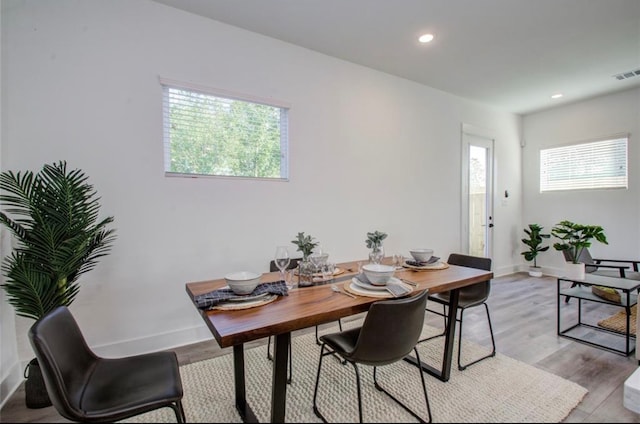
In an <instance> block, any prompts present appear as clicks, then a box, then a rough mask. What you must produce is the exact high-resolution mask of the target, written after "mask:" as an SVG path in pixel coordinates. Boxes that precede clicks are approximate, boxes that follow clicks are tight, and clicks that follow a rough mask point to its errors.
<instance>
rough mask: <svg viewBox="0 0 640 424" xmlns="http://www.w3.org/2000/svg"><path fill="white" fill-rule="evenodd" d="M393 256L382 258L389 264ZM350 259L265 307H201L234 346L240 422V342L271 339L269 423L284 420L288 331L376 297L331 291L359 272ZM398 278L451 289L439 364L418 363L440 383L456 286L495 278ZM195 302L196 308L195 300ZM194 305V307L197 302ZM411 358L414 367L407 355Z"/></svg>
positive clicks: (245, 415) (194, 292)
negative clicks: (331, 275) (328, 277)
mask: <svg viewBox="0 0 640 424" xmlns="http://www.w3.org/2000/svg"><path fill="white" fill-rule="evenodd" d="M391 260H392V259H391V258H385V259H384V260H383V262H386V263H390V262H391ZM359 262H361V263H362V262H365V263H366V261H364V260H363V261H352V262H344V263H340V264H337V267H338V268H339V269H340V270H341V271H344V272H342V273H341V274H339V275H336V276H335V277H334V279H333V280H331V281H328V282H319V283H316V284H314V285H313V286H310V287H299V288H294V289H292V290H289V292H288V296H279V297H278V298H277V299H276V300H275V301H273V302H271V303H268V304H265V305H263V306H259V307H254V308H249V309H241V310H201V309H198V311H199V312H200V314H201V316H202V318H203V319H204V322H205V324H206V325H207V327H208V328H209V330H210V331H211V333H212V334H213V336H214V338H215V339H216V341H217V342H218V344H219V345H220V347H222V348H225V347H233V364H234V380H235V401H236V409H237V410H238V413H239V414H240V416H241V418H242V419H243V421H244V422H257V421H258V420H257V418H256V416H255V414H254V412H253V411H252V409H251V407H250V405H249V403H248V402H247V398H246V390H245V381H246V379H245V363H244V344H245V343H247V342H250V341H253V340H257V339H261V338H264V337H269V336H273V337H274V352H273V375H272V384H271V422H285V415H286V411H285V406H286V391H287V362H288V355H289V346H290V343H291V332H292V331H295V330H301V329H304V328H309V327H313V326H316V325H321V324H325V323H329V322H332V321H337V320H339V319H340V318H344V317H348V316H351V315H356V314H359V313H362V312H366V311H367V310H368V309H369V307H370V306H371V304H372V303H374V302H376V301H378V300H381V299H380V297H368V296H356V298H352V297H349V296H345V295H343V294H341V293H337V292H335V291H333V290H332V289H331V284H332V283H333V284H337V285H338V286H341V285H342V284H344V283H345V282H349V281H350V280H351V278H353V276H355V275H357V273H358V263H359ZM394 276H395V277H396V278H400V279H405V280H407V281H411V282H413V283H415V284H416V285H415V287H413V291H412V293H411V295H414V294H416V293H418V292H420V291H422V290H425V289H427V290H429V293H439V292H444V291H451V296H450V301H451V305H450V308H449V310H448V319H447V323H448V325H447V328H446V331H445V343H444V351H443V356H442V366H441V368H439V369H437V368H434V367H431V366H430V365H428V364H424V363H421V364H420V366H422V368H423V369H424V370H425V372H427V373H429V374H431V375H433V376H435V377H436V378H438V379H440V380H442V381H448V380H449V377H450V373H451V362H452V357H453V348H454V343H453V341H454V335H455V327H456V314H457V311H456V309H457V304H458V298H459V289H461V288H463V287H466V286H469V285H472V284H476V283H480V282H483V281H488V280H490V279H491V278H493V273H492V272H491V271H485V270H480V269H475V268H467V267H461V266H456V265H448V267H447V268H445V269H438V270H420V271H416V270H412V269H402V270H396V272H395V274H394ZM279 279H280V274H279V273H278V272H267V273H264V274H263V275H262V276H261V280H260V281H261V282H263V283H265V282H273V281H278V280H279ZM185 286H186V291H187V294H188V295H189V297H190V298H191V300H192V301H194V300H195V297H196V296H198V295H201V294H204V293H208V292H211V291H213V290H217V289H220V288H222V287H224V286H226V281H225V280H224V278H220V279H214V280H208V281H199V282H189V283H186V285H185ZM194 306H196V304H195V302H194ZM196 308H197V306H196ZM406 359H407V360H408V361H409V362H412V363H414V364H415V365H418V364H417V363H416V362H415V361H412V360H411V358H406Z"/></svg>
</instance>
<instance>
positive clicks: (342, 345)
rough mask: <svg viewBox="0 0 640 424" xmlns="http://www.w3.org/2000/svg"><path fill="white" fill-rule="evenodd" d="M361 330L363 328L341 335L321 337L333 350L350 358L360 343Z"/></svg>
mask: <svg viewBox="0 0 640 424" xmlns="http://www.w3.org/2000/svg"><path fill="white" fill-rule="evenodd" d="M361 329H362V327H358V328H352V329H350V330H344V331H342V332H339V333H332V334H327V335H324V336H320V341H321V342H324V343H326V344H327V345H328V346H329V347H331V349H333V350H335V351H338V352H340V354H341V355H342V356H343V357H346V358H350V357H351V353H352V352H353V349H355V347H356V343H357V342H358V336H359V335H360V330H361Z"/></svg>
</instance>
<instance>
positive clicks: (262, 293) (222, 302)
mask: <svg viewBox="0 0 640 424" xmlns="http://www.w3.org/2000/svg"><path fill="white" fill-rule="evenodd" d="M260 277H261V275H260V274H257V273H255V272H251V271H239V272H232V273H229V274H227V275H225V277H224V279H225V281H226V282H227V285H226V286H224V287H221V288H219V289H217V290H213V291H211V292H209V293H204V294H201V295H198V296H195V298H194V300H193V301H194V303H195V304H196V306H197V307H198V308H199V309H206V310H212V309H216V310H223V311H231V310H240V309H249V308H255V307H257V306H262V305H266V304H268V303H271V302H273V301H274V300H276V299H277V298H278V296H288V295H289V292H288V291H289V289H288V287H287V284H286V282H285V281H284V280H282V281H275V282H272V283H260Z"/></svg>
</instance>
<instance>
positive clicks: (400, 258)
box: [393, 253, 404, 269]
mask: <svg viewBox="0 0 640 424" xmlns="http://www.w3.org/2000/svg"><path fill="white" fill-rule="evenodd" d="M393 263H394V264H395V266H396V269H402V266H403V265H404V255H402V254H401V253H399V254H396V255H393Z"/></svg>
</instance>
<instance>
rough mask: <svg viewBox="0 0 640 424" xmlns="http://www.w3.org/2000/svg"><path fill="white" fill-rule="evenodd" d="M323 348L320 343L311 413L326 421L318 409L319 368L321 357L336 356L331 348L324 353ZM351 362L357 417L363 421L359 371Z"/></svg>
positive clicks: (323, 345)
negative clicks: (353, 374)
mask: <svg viewBox="0 0 640 424" xmlns="http://www.w3.org/2000/svg"><path fill="white" fill-rule="evenodd" d="M325 348H326V345H325V344H324V343H322V348H321V349H320V361H318V372H317V374H316V386H315V389H314V390H313V413H314V414H315V415H316V417H318V418H320V419H321V420H322V422H324V423H326V422H328V421H327V419H326V418H325V417H324V415H322V413H321V412H320V410H319V409H318V386H319V384H320V370H321V368H322V359H323V358H324V357H325V356H327V355H335V356H338V354H337V353H336V352H334V351H333V350H329V349H328V348H327V349H326V350H327V352H326V353H325ZM352 364H353V368H354V369H355V371H356V385H357V389H358V418H359V419H360V422H363V421H362V388H361V384H360V371H359V370H358V366H357V365H356V364H355V363H353V362H352Z"/></svg>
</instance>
